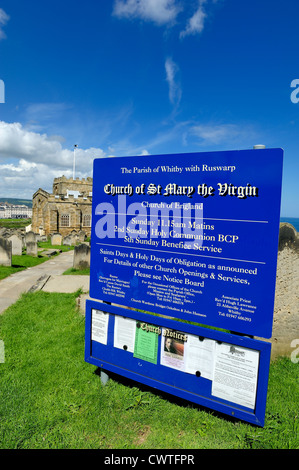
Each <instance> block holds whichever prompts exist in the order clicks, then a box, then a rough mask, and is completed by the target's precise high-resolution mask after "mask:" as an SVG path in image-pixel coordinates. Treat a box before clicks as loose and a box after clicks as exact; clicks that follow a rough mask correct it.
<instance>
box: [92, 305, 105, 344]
mask: <svg viewBox="0 0 299 470" xmlns="http://www.w3.org/2000/svg"><path fill="white" fill-rule="evenodd" d="M108 322H109V314H108V313H104V312H102V311H101V310H96V309H92V311H91V340H92V341H97V342H98V343H102V344H106V345H107V332H108Z"/></svg>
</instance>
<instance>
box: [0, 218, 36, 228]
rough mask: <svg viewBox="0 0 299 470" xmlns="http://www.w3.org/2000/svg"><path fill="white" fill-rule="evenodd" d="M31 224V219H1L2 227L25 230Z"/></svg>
mask: <svg viewBox="0 0 299 470" xmlns="http://www.w3.org/2000/svg"><path fill="white" fill-rule="evenodd" d="M30 224H31V219H0V227H6V228H24V227H27V225H30Z"/></svg>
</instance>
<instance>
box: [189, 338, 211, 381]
mask: <svg viewBox="0 0 299 470" xmlns="http://www.w3.org/2000/svg"><path fill="white" fill-rule="evenodd" d="M214 354H215V341H214V340H212V339H208V338H199V337H198V336H194V335H188V340H187V342H186V344H185V372H188V373H189V374H196V373H198V372H199V373H200V377H204V378H205V379H209V380H212V376H213V367H214Z"/></svg>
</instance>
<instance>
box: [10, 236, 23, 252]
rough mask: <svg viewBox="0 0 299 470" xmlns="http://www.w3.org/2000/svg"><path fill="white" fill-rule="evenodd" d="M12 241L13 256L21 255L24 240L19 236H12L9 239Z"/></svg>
mask: <svg viewBox="0 0 299 470" xmlns="http://www.w3.org/2000/svg"><path fill="white" fill-rule="evenodd" d="M8 240H10V241H11V246H12V254H13V255H21V254H22V239H21V238H20V237H18V236H17V235H11V237H9V238H8Z"/></svg>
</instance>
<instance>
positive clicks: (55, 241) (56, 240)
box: [51, 233, 62, 245]
mask: <svg viewBox="0 0 299 470" xmlns="http://www.w3.org/2000/svg"><path fill="white" fill-rule="evenodd" d="M61 244H62V236H61V235H60V233H54V234H53V235H52V236H51V245H61Z"/></svg>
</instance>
